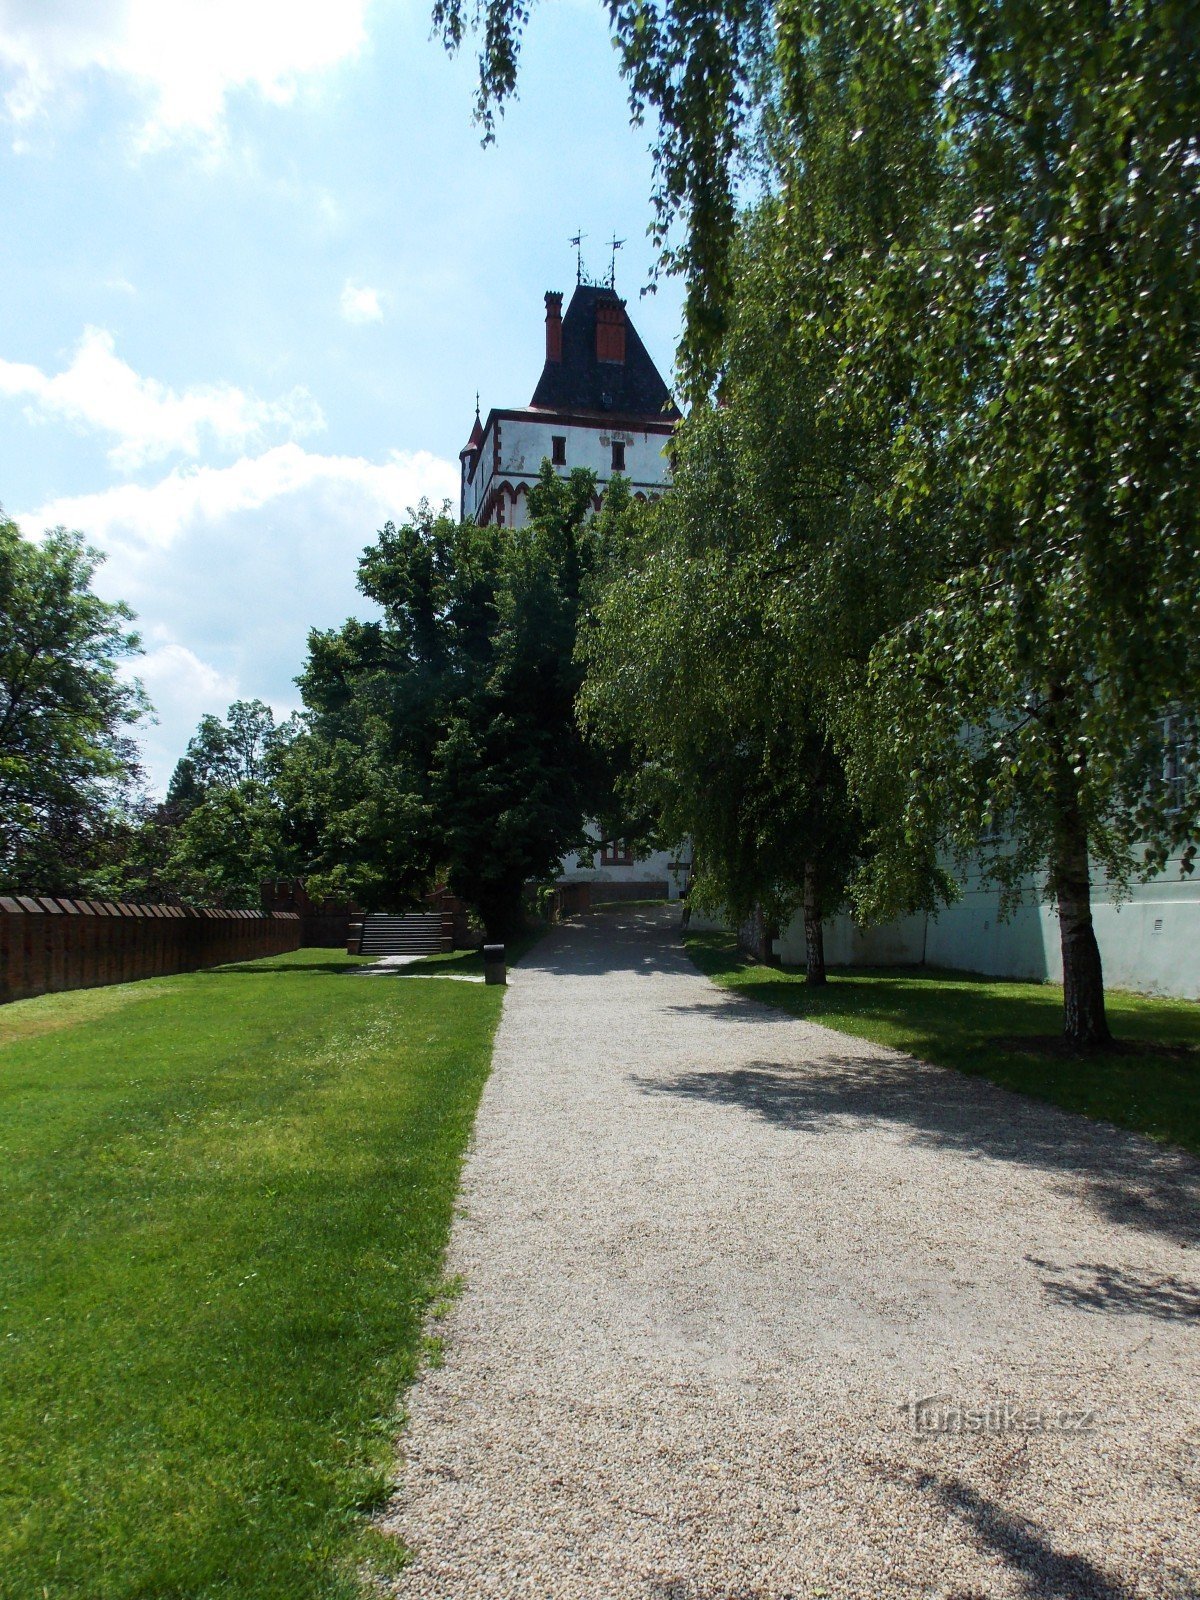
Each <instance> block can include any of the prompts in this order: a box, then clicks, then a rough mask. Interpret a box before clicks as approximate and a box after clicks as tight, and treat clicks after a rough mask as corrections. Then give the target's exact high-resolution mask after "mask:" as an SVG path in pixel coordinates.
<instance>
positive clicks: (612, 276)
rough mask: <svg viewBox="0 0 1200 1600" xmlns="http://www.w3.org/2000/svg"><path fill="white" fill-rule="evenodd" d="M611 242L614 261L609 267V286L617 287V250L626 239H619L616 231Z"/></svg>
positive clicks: (611, 287)
mask: <svg viewBox="0 0 1200 1600" xmlns="http://www.w3.org/2000/svg"><path fill="white" fill-rule="evenodd" d="M609 243H610V244H611V245H612V261H611V263H610V265H609V268H608V287H609V288H610V289H615V288H616V287H617V251H618V250H619V249H620V248H621V246H622V245H623V244H624V243H625V241H624V239H618V238H617V236H616V234H615V233H614V234H613V236H612V238H611V239H610V240H609Z"/></svg>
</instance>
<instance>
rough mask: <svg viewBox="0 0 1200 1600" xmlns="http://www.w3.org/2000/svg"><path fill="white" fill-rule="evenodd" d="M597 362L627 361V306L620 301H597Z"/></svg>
mask: <svg viewBox="0 0 1200 1600" xmlns="http://www.w3.org/2000/svg"><path fill="white" fill-rule="evenodd" d="M596 360H597V361H615V362H618V363H623V362H624V360H625V306H624V303H623V302H622V301H620V300H617V299H612V300H597V301H596Z"/></svg>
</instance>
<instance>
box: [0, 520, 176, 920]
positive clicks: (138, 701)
mask: <svg viewBox="0 0 1200 1600" xmlns="http://www.w3.org/2000/svg"><path fill="white" fill-rule="evenodd" d="M101 560H102V557H101V556H100V555H99V553H98V552H96V551H95V550H91V549H89V548H88V546H87V545H85V544H84V542H83V537H82V535H80V534H78V533H68V532H67V531H66V530H65V529H64V528H55V529H53V530H52V531H51V532H49V533H47V534H46V536H45V538H44V539H43V540H42V542H41V543H34V542H33V541H31V540H28V539H25V538H24V537H23V536H22V535H21V533H20V530H19V529H18V528H17V526H16V524H15V523H13V522H10V521H8V520H7V519H5V518H4V517H3V516H2V514H0V886H3V887H4V888H6V889H9V890H16V891H21V892H24V893H37V892H39V891H42V892H59V893H68V894H69V893H72V892H74V891H77V890H78V889H79V888H80V886H81V885H82V884H83V883H84V882H85V881H86V880H87V878H88V875H89V873H90V871H91V870H92V868H93V866H94V864H95V861H96V859H97V858H98V857H99V858H103V856H104V854H105V851H106V848H107V843H108V839H109V836H110V835H111V833H112V831H113V829H114V827H115V818H114V810H115V808H117V807H118V806H119V804H120V803H121V802H122V800H123V799H124V798H125V797H126V796H127V794H128V792H129V790H130V789H131V787H132V784H133V782H134V780H135V778H136V776H137V767H136V760H135V749H134V745H133V742H132V740H131V739H130V737H129V735H128V733H127V732H126V730H127V729H129V728H130V727H132V725H133V724H134V723H136V722H137V720H138V719H139V718H140V717H141V715H142V714H143V712H144V711H145V710H146V709H147V704H146V700H145V697H144V695H143V693H142V690H141V687H140V686H139V685H138V684H137V683H136V682H135V681H133V680H131V679H130V678H128V677H127V676H125V675H124V673H123V671H122V667H123V664H124V663H125V662H126V661H128V660H129V659H130V658H131V657H133V656H136V655H137V654H138V653H139V651H140V643H139V640H138V637H137V635H136V634H135V633H133V632H132V631H131V630H130V629H129V627H128V623H129V622H130V621H131V620H132V613H131V612H130V611H129V609H128V607H126V606H124V605H114V604H111V603H110V602H107V601H104V600H101V599H100V598H99V597H98V596H97V595H96V594H95V593H94V592H93V589H92V580H93V577H94V575H95V572H96V569H97V567H98V566H99V565H100V562H101Z"/></svg>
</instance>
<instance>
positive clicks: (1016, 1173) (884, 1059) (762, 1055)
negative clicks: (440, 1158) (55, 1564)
mask: <svg viewBox="0 0 1200 1600" xmlns="http://www.w3.org/2000/svg"><path fill="white" fill-rule="evenodd" d="M673 920H674V919H673V917H672V918H668V916H667V914H666V913H665V912H654V911H650V912H640V913H634V912H626V913H623V914H606V915H601V916H594V917H592V918H590V919H586V920H584V921H582V922H577V923H571V924H569V925H567V926H566V927H563V928H561V929H559V930H557V931H556V932H555V933H553V934H552V935H551V936H550V937H549V938H547V939H546V940H544V941H543V942H542V943H541V944H540V945H539V946H538V947H537V948H536V950H535V951H534V952H533V954H532V955H531V956H529V957H527V958H526V961H525V962H524V963H523V964H522V965H521V967H520V968H518V969H517V970H516V971H515V972H514V973H513V975H512V983H511V987H510V990H509V993H508V995H507V998H506V1002H505V1010H504V1017H503V1021H502V1023H501V1026H500V1030H499V1034H498V1037H497V1044H496V1057H495V1069H494V1072H493V1075H492V1078H491V1080H490V1082H489V1084H488V1087H487V1090H486V1092H485V1094H484V1099H483V1104H482V1107H481V1111H480V1115H479V1121H478V1125H477V1129H476V1136H475V1142H474V1145H473V1148H472V1153H471V1156H470V1158H469V1161H468V1165H467V1169H466V1175H465V1186H464V1192H463V1197H462V1209H461V1211H460V1215H459V1220H458V1222H457V1224H456V1227H455V1231H454V1238H453V1242H452V1246H451V1253H450V1262H449V1267H448V1270H449V1271H450V1272H452V1273H461V1274H462V1275H463V1277H464V1279H465V1282H466V1288H465V1292H464V1294H463V1295H462V1297H461V1298H460V1299H459V1300H458V1301H457V1303H456V1304H455V1306H454V1308H453V1310H452V1311H451V1312H450V1314H449V1316H448V1318H447V1321H446V1323H445V1325H444V1328H443V1330H442V1331H443V1332H444V1335H445V1338H446V1347H447V1348H446V1359H445V1363H444V1365H443V1366H442V1367H440V1368H438V1369H436V1370H432V1371H430V1372H429V1373H428V1374H427V1375H426V1377H425V1378H424V1379H423V1380H422V1381H421V1383H420V1384H418V1385H417V1387H416V1389H415V1390H414V1391H413V1393H412V1396H411V1406H410V1416H411V1422H410V1427H409V1429H408V1430H407V1432H406V1435H405V1438H404V1440H403V1450H404V1453H405V1460H404V1463H403V1466H402V1471H401V1480H400V1489H399V1492H398V1495H397V1499H396V1501H395V1503H394V1504H393V1505H392V1506H391V1507H390V1509H389V1511H388V1514H387V1517H386V1526H387V1527H388V1528H389V1529H390V1530H391V1531H393V1532H394V1533H396V1534H397V1535H399V1536H400V1537H401V1538H402V1539H403V1540H404V1541H405V1542H406V1543H407V1544H408V1545H410V1546H411V1547H412V1548H413V1549H414V1551H415V1557H414V1560H413V1562H412V1564H411V1565H410V1566H409V1567H408V1568H407V1569H406V1570H405V1573H404V1575H403V1576H402V1577H401V1578H400V1579H399V1580H396V1581H394V1582H393V1583H392V1585H391V1590H392V1592H394V1593H395V1594H397V1595H400V1596H405V1597H410V1600H411V1597H418V1596H419V1597H424V1600H455V1597H460V1596H461V1597H468V1596H469V1597H471V1600H475V1597H482V1596H504V1597H508V1596H513V1597H516V1596H521V1597H526V1596H528V1597H538V1600H608V1597H613V1600H617V1597H625V1596H639V1597H647V1600H750V1597H756V1600H757V1597H772V1600H784V1597H796V1600H800V1597H804V1600H817V1597H821V1596H828V1597H831V1600H832V1597H838V1600H841V1597H849V1596H852V1597H854V1600H882V1597H890V1596H905V1597H907V1596H922V1597H931V1600H932V1597H939V1600H1009V1597H1018V1596H1019V1597H1030V1596H1036V1597H1048V1600H1083V1597H1088V1600H1134V1597H1137V1600H1183V1597H1185V1596H1186V1597H1193V1600H1194V1597H1196V1596H1197V1595H1200V1418H1198V1412H1197V1397H1198V1393H1200V1382H1198V1379H1200V1354H1198V1344H1200V1337H1198V1336H1200V1260H1198V1257H1197V1250H1198V1249H1200V1245H1198V1242H1197V1241H1198V1236H1200V1163H1196V1162H1194V1161H1191V1160H1189V1159H1187V1158H1185V1157H1183V1156H1180V1155H1178V1154H1174V1153H1170V1152H1161V1151H1159V1150H1157V1148H1156V1147H1155V1146H1154V1145H1152V1144H1150V1143H1148V1142H1147V1141H1145V1140H1141V1139H1138V1138H1135V1137H1133V1136H1131V1135H1126V1134H1123V1133H1120V1132H1118V1131H1116V1130H1114V1129H1111V1128H1106V1127H1102V1126H1100V1125H1097V1124H1092V1123H1089V1122H1086V1121H1084V1120H1083V1119H1080V1118H1075V1117H1072V1116H1069V1115H1067V1114H1065V1113H1060V1112H1056V1111H1054V1110H1053V1109H1050V1108H1047V1107H1045V1106H1040V1105H1038V1104H1036V1103H1034V1102H1032V1101H1028V1100H1023V1099H1021V1098H1019V1097H1017V1096H1012V1095H1008V1094H1005V1093H1004V1092H1003V1091H1001V1090H998V1089H994V1088H992V1087H991V1086H990V1085H987V1084H982V1083H978V1082H974V1081H972V1080H969V1079H966V1078H962V1077H959V1076H958V1075H956V1074H953V1073H949V1072H943V1071H940V1070H938V1069H936V1068H932V1067H926V1066H922V1065H918V1064H916V1063H914V1062H912V1061H910V1060H908V1059H906V1058H904V1057H901V1056H899V1055H897V1054H895V1053H894V1052H889V1051H887V1050H884V1049H881V1048H878V1047H875V1046H872V1045H869V1044H866V1043H864V1042H862V1041H860V1040H856V1039H851V1038H847V1037H846V1036H844V1035H841V1034H837V1033H832V1032H830V1031H829V1030H827V1029H825V1028H822V1027H819V1026H817V1025H815V1024H810V1023H805V1022H800V1021H797V1020H794V1019H792V1018H788V1017H785V1016H783V1015H781V1014H779V1013H774V1012H772V1011H770V1010H767V1009H766V1008H764V1007H760V1006H757V1005H755V1004H754V1003H753V1002H751V1001H746V1000H741V999H738V998H737V997H735V996H732V995H729V994H727V993H723V992H722V991H720V990H718V989H716V988H714V987H713V986H712V985H711V984H709V983H708V982H707V981H706V980H705V979H704V978H702V977H701V976H699V974H697V973H696V972H695V970H694V969H693V968H692V967H691V965H690V963H689V962H688V960H687V958H686V956H685V955H684V954H683V952H682V950H681V949H680V947H679V945H678V942H677V938H676V935H675V933H674V931H673ZM928 1396H936V1397H938V1398H939V1402H940V1403H941V1405H942V1406H943V1407H944V1408H948V1409H945V1410H943V1412H942V1413H941V1414H937V1413H935V1414H934V1419H933V1420H934V1421H940V1422H942V1423H944V1424H946V1425H947V1427H948V1430H949V1431H946V1430H945V1429H943V1431H936V1430H935V1429H933V1428H931V1427H929V1426H927V1424H928V1423H929V1420H930V1419H929V1417H928V1416H927V1415H926V1414H925V1413H924V1412H922V1415H921V1419H920V1421H919V1422H918V1421H915V1420H914V1414H913V1411H912V1409H911V1407H910V1405H909V1402H911V1401H912V1400H914V1399H921V1398H924V1397H928ZM1006 1406H1007V1407H1008V1414H1007V1415H1005V1412H1004V1408H1005V1407H1006ZM955 1407H957V1408H959V1409H958V1412H957V1414H956V1413H955V1411H954V1408H955ZM984 1408H987V1413H988V1414H987V1415H986V1416H984V1417H982V1418H979V1419H978V1420H976V1419H975V1418H973V1416H972V1411H976V1412H978V1411H982V1410H984ZM1063 1413H1067V1414H1068V1415H1066V1416H1065V1417H1064V1416H1063V1415H1062V1414H1063ZM1081 1421H1082V1423H1083V1426H1082V1427H1080V1426H1077V1424H1079V1423H1080V1422H1081ZM1038 1422H1044V1423H1045V1425H1044V1426H1043V1427H1041V1428H1040V1429H1035V1427H1034V1424H1036V1423H1038ZM956 1423H957V1427H956Z"/></svg>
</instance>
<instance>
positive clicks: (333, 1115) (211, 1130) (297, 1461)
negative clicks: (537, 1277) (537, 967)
mask: <svg viewBox="0 0 1200 1600" xmlns="http://www.w3.org/2000/svg"><path fill="white" fill-rule="evenodd" d="M355 964H357V963H356V960H355V958H347V957H343V956H341V955H340V954H339V953H338V952H331V951H311V950H309V951H299V952H297V953H296V954H294V955H291V956H284V957H279V958H275V959H273V960H269V961H263V962H256V963H246V964H243V965H239V966H234V967H228V968H224V969H220V970H217V971H213V972H205V973H194V974H189V975H187V976H184V977H174V978H169V979H162V980H155V981H151V982H143V983H136V984H128V985H124V986H121V987H119V988H110V989H103V990H89V991H85V992H81V993H76V994H67V995H55V996H47V997H43V998H40V999H36V1000H29V1001H21V1002H18V1003H17V1004H14V1005H9V1006H6V1007H4V1008H2V1009H0V1594H3V1595H5V1596H13V1597H17V1596H19V1597H21V1600H58V1597H66V1596H71V1597H79V1596H87V1597H88V1600H117V1597H121V1600H134V1597H137V1600H183V1597H187V1600H200V1597H208V1596H218V1595H219V1596H221V1597H222V1600H226V1597H246V1600H250V1597H253V1600H264V1597H266V1596H272V1597H274V1596H279V1597H281V1600H282V1597H287V1600H307V1597H318V1596H319V1597H321V1600H333V1597H337V1596H343V1595H351V1594H354V1593H356V1592H357V1589H358V1581H357V1578H356V1568H357V1565H358V1563H360V1562H361V1561H363V1560H364V1559H365V1560H369V1561H370V1562H371V1563H372V1564H374V1565H376V1566H380V1565H383V1564H387V1563H388V1562H389V1561H390V1562H392V1563H393V1564H394V1562H395V1559H396V1552H395V1550H394V1547H392V1546H390V1544H388V1542H386V1541H384V1540H383V1539H382V1538H381V1537H379V1536H377V1535H374V1534H373V1533H372V1532H371V1530H370V1528H369V1525H368V1523H367V1521H366V1518H365V1517H364V1511H369V1510H370V1509H371V1508H372V1507H374V1506H377V1505H378V1504H380V1503H381V1502H382V1500H383V1499H384V1498H385V1496H386V1493H387V1487H388V1483H389V1478H390V1471H391V1462H392V1452H393V1442H394V1438H395V1434H396V1429H397V1410H396V1405H397V1397H398V1395H399V1394H400V1392H401V1391H402V1389H403V1386H404V1384H405V1383H406V1382H407V1381H408V1380H409V1379H411V1377H412V1376H413V1375H414V1371H415V1368H416V1365H417V1362H418V1360H419V1355H420V1350H421V1343H422V1326H423V1317H424V1313H425V1310H426V1308H427V1306H429V1305H430V1304H431V1302H432V1301H433V1299H434V1298H435V1297H436V1295H437V1294H438V1292H439V1270H440V1261H441V1255H442V1251H443V1247H444V1244H445V1241H446V1238H447V1235H448V1230H449V1224H450V1220H451V1216H452V1211H453V1204H454V1196H455V1192H456V1188H457V1182H458V1175H459V1168H460V1162H461V1159H462V1154H463V1150H464V1146H465V1143H466V1139H467V1136H468V1133H469V1131H470V1128H471V1124H472V1121H473V1118H474V1114H475V1109H476V1105H477V1101H478V1097H479V1093H480V1090H481V1088H482V1086H483V1082H484V1079H485V1077H486V1075H487V1070H488V1063H489V1059H490V1053H491V1041H492V1034H493V1031H494V1027H495V1024H496V1021H497V1018H498V1016H499V1010H500V1003H501V991H499V990H496V989H489V988H485V986H484V985H482V984H478V985H476V984H461V983H411V984H410V983H397V982H391V981H388V980H387V979H375V978H356V977H352V976H350V975H348V974H346V973H345V972H344V971H343V970H342V969H343V968H345V967H346V966H352V965H355Z"/></svg>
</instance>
